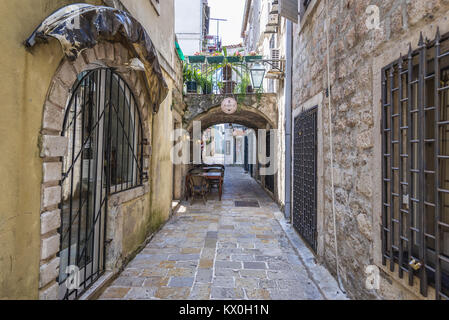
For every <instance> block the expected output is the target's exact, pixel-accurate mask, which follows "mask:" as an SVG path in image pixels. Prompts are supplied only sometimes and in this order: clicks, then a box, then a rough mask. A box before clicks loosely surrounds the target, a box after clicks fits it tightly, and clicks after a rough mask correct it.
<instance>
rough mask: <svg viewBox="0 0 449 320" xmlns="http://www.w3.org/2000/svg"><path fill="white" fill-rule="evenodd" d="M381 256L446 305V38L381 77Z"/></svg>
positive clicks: (448, 108)
mask: <svg viewBox="0 0 449 320" xmlns="http://www.w3.org/2000/svg"><path fill="white" fill-rule="evenodd" d="M381 129H382V152H383V161H382V172H383V174H382V176H383V184H382V201H383V210H382V256H383V264H384V265H387V261H388V262H389V267H390V271H392V272H394V271H395V269H396V267H397V268H398V273H399V277H400V278H403V277H404V273H406V274H407V275H408V280H409V284H410V285H411V286H412V285H413V284H414V281H415V280H416V279H415V278H418V279H419V284H420V292H421V294H422V295H423V296H427V295H428V288H429V286H432V287H434V288H435V294H436V299H439V300H440V299H441V300H449V298H448V296H449V35H445V36H440V33H439V31H438V32H437V34H436V38H435V40H433V41H429V40H426V41H425V40H424V38H423V35H422V34H421V37H420V40H419V43H418V49H417V50H415V51H412V48H411V45H410V49H409V52H408V54H407V55H406V56H402V55H401V56H400V58H399V59H398V60H397V61H395V62H393V63H391V64H390V65H388V66H386V67H384V68H383V69H382V126H381Z"/></svg>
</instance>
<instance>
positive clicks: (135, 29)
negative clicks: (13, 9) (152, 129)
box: [25, 4, 168, 112]
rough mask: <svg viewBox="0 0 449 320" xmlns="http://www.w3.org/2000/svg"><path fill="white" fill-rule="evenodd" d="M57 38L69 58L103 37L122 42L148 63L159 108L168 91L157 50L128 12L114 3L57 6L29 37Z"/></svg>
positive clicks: (31, 43)
mask: <svg viewBox="0 0 449 320" xmlns="http://www.w3.org/2000/svg"><path fill="white" fill-rule="evenodd" d="M49 37H51V38H55V39H57V40H58V41H59V42H60V43H61V46H62V49H63V51H64V53H65V55H66V56H67V57H68V58H69V59H70V60H75V59H76V58H78V56H79V55H80V53H81V52H82V51H83V50H85V49H88V48H93V47H94V46H95V45H97V44H98V43H99V42H101V41H110V42H121V43H122V44H123V45H125V46H126V47H127V48H129V49H130V50H132V51H133V52H134V53H135V54H136V55H137V56H138V57H139V58H140V59H142V61H143V63H144V65H145V73H146V78H147V80H148V87H149V88H148V89H149V90H150V96H151V97H150V98H151V100H152V101H151V103H152V104H153V106H154V111H155V112H157V111H158V108H159V105H160V104H161V103H162V101H163V100H164V99H165V98H166V96H167V94H168V86H167V83H166V82H165V79H164V77H163V75H162V71H161V67H160V64H159V60H158V57H157V51H156V49H155V47H154V45H153V42H152V41H151V39H150V37H149V35H148V33H147V32H146V31H145V29H144V28H143V26H142V25H141V24H140V23H139V22H138V21H137V20H136V19H134V18H133V17H132V16H131V15H129V14H128V13H126V12H124V11H122V10H118V9H115V8H111V7H105V6H93V5H88V4H73V5H69V6H66V7H63V8H61V9H59V10H57V11H56V12H55V13H53V14H52V15H50V16H49V17H48V18H46V19H45V20H44V21H43V22H42V23H41V25H40V26H39V27H38V28H37V29H36V30H35V31H34V32H33V34H32V35H31V36H30V37H29V38H28V39H27V40H26V43H25V44H26V46H27V47H29V48H30V47H33V46H34V45H35V44H36V43H37V42H45V40H46V39H48V38H49Z"/></svg>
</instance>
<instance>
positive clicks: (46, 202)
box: [42, 186, 61, 208]
mask: <svg viewBox="0 0 449 320" xmlns="http://www.w3.org/2000/svg"><path fill="white" fill-rule="evenodd" d="M59 202H61V187H60V186H55V187H44V190H43V193H42V208H48V207H50V206H54V205H57V204H59Z"/></svg>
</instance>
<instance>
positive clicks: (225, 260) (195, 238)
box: [101, 167, 344, 300]
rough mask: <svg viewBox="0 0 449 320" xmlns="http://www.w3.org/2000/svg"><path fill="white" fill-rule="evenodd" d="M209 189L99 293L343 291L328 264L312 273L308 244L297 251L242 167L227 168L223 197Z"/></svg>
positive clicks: (304, 294) (308, 295)
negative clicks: (207, 194) (307, 262)
mask: <svg viewBox="0 0 449 320" xmlns="http://www.w3.org/2000/svg"><path fill="white" fill-rule="evenodd" d="M216 194H217V192H212V196H211V199H208V201H207V204H206V205H204V204H203V202H202V201H201V200H196V201H195V202H194V203H193V205H190V204H189V202H183V203H182V205H181V207H180V209H179V210H178V212H177V214H176V215H175V216H174V217H173V218H172V219H171V220H170V221H169V222H168V223H167V224H166V225H165V226H164V227H163V229H162V230H161V231H160V232H159V233H157V234H156V235H155V237H154V238H153V239H152V241H151V242H150V243H149V244H148V245H147V247H146V248H145V249H144V250H143V251H142V252H141V253H139V254H138V255H137V256H136V257H135V259H134V260H133V261H132V262H131V263H129V264H128V266H127V267H126V269H125V270H124V271H123V273H122V274H121V275H120V276H119V277H118V278H117V279H116V280H115V281H114V282H113V283H112V285H111V286H110V287H109V288H108V289H107V290H106V291H105V292H104V293H103V295H102V296H101V299H108V300H109V299H126V300H128V299H198V300H205V299H251V300H253V299H263V300H268V299H276V300H280V299H286V300H291V299H294V300H297V299H313V300H316V299H326V298H329V299H339V298H344V296H343V295H341V294H339V293H338V291H339V290H338V287H337V284H336V282H335V281H334V280H333V278H332V277H331V276H330V274H328V273H327V271H324V272H322V273H321V274H320V275H318V276H316V277H314V276H311V273H310V270H309V268H308V266H307V265H305V263H304V262H303V261H302V257H301V256H302V255H304V254H307V253H306V252H307V251H308V249H307V248H306V247H305V246H303V248H302V249H300V250H301V251H302V253H301V252H300V255H298V252H297V251H296V249H295V248H294V247H293V246H292V244H291V242H290V240H289V238H288V237H287V234H286V233H285V232H284V230H283V228H282V227H281V224H280V223H279V221H278V220H277V219H282V218H280V217H281V216H282V214H281V213H280V211H279V208H278V206H277V204H275V203H274V202H273V201H272V199H271V198H270V197H269V196H268V195H267V194H266V193H265V191H264V190H263V189H262V188H261V187H260V186H259V185H258V184H257V182H256V181H255V180H253V179H252V178H251V177H250V176H249V175H247V174H244V172H243V169H242V168H241V167H227V168H226V173H225V182H224V193H223V201H222V202H219V201H218V197H217V195H216ZM239 202H247V203H239ZM250 205H251V206H253V207H248V206H250ZM259 206H260V207H259ZM310 256H312V254H311V253H310ZM312 260H313V259H312ZM314 269H315V272H316V271H317V270H318V269H319V268H317V267H316V266H315V268H314ZM323 269H324V268H323ZM320 280H322V283H325V287H321V286H320V285H319V283H320Z"/></svg>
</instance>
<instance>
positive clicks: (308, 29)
mask: <svg viewBox="0 0 449 320" xmlns="http://www.w3.org/2000/svg"><path fill="white" fill-rule="evenodd" d="M326 2H327V1H312V5H311V7H310V8H309V11H308V13H307V14H306V16H305V18H304V19H303V21H301V23H300V24H298V25H296V26H295V28H294V61H293V68H294V72H293V108H294V109H297V108H300V107H301V106H302V105H303V104H305V103H307V101H308V100H309V99H311V98H312V97H314V96H316V95H317V94H319V93H323V94H324V97H325V98H324V101H323V104H322V105H320V106H319V107H320V108H322V109H323V110H322V111H323V112H322V117H321V118H320V119H319V120H318V121H321V122H322V126H323V146H322V148H323V152H324V175H323V177H322V179H321V181H319V183H322V184H323V185H324V188H323V190H324V191H323V193H324V209H323V221H322V223H323V234H320V235H319V238H320V239H322V241H323V243H322V244H321V245H322V247H323V249H322V250H321V252H320V258H321V259H322V262H323V263H325V264H326V265H327V266H328V267H329V269H330V270H332V271H333V272H334V274H335V272H336V259H335V258H336V257H335V243H334V229H333V219H332V218H333V217H332V194H331V167H330V148H329V146H330V144H329V121H330V119H329V112H328V106H329V104H328V103H329V98H328V97H327V96H326V89H327V66H328V63H327V48H328V47H327V44H326V29H325V28H326V27H325V23H324V21H326ZM369 5H377V6H378V7H379V9H380V28H379V29H378V30H376V29H373V30H369V29H368V28H367V26H366V20H367V19H368V15H367V14H366V12H365V10H366V9H367V7H368V6H369ZM328 10H329V11H328V12H329V20H330V31H329V56H330V63H329V69H330V83H331V91H330V94H331V95H330V97H331V103H332V105H331V110H332V111H331V115H332V125H333V146H334V154H335V155H334V161H335V164H334V168H335V170H334V176H335V199H336V200H335V201H336V202H335V210H336V221H337V239H338V246H339V248H338V249H339V258H340V264H341V270H340V271H341V276H342V280H343V283H344V286H345V288H346V289H347V291H348V293H349V295H350V296H352V297H355V298H361V299H378V298H390V299H405V298H423V297H422V296H420V295H419V294H418V293H417V290H416V286H415V287H413V288H412V287H408V285H407V284H404V283H403V281H402V280H400V279H398V278H397V276H396V275H395V274H392V273H389V272H388V271H387V270H386V269H384V268H383V267H382V265H381V263H380V258H379V257H380V254H381V252H380V236H379V235H380V227H379V225H380V215H381V208H382V207H381V203H380V201H381V198H380V196H381V192H380V191H381V171H380V170H381V169H380V165H381V162H380V159H381V153H380V152H381V149H380V130H379V129H380V128H379V123H380V116H379V114H380V111H379V110H380V86H381V82H380V81H379V79H380V77H379V74H380V68H382V67H383V66H385V65H387V64H388V63H390V62H392V61H394V60H396V59H398V58H399V55H400V53H401V52H402V54H405V53H406V52H407V46H408V44H409V43H411V44H412V47H413V49H415V48H416V47H417V43H418V37H419V32H420V31H421V30H423V31H424V32H425V36H427V37H428V38H430V39H433V37H434V35H435V32H436V27H437V26H439V27H440V28H441V31H442V33H445V32H448V31H449V28H448V26H447V22H446V21H445V20H444V16H445V15H447V13H448V10H449V1H444V0H431V1H407V0H388V1H385V0H384V1H380V0H379V1H375V0H329V8H328ZM373 264H375V265H378V266H379V267H380V268H381V289H380V290H378V291H375V290H367V289H366V288H365V279H366V274H365V267H366V266H368V265H373ZM431 296H432V295H430V297H431Z"/></svg>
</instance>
